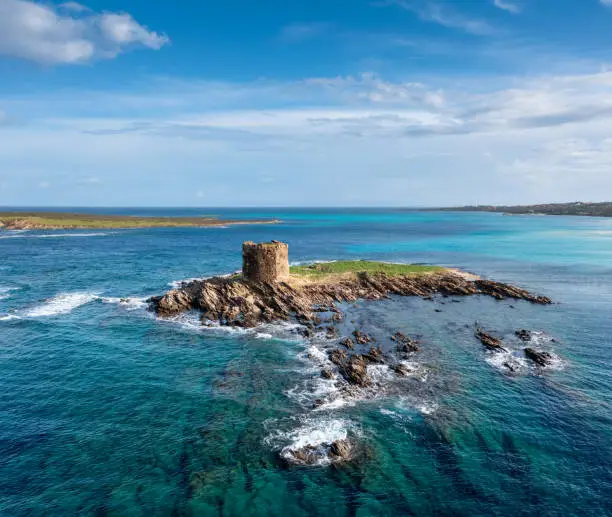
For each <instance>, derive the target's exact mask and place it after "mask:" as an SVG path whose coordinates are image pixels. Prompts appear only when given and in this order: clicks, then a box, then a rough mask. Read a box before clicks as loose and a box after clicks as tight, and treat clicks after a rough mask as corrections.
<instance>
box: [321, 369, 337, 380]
mask: <svg viewBox="0 0 612 517" xmlns="http://www.w3.org/2000/svg"><path fill="white" fill-rule="evenodd" d="M321 377H323V378H324V379H333V378H334V377H335V375H334V372H332V371H331V370H330V369H328V368H324V369H323V370H321Z"/></svg>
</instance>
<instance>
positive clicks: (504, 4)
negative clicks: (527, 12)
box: [493, 0, 612, 14]
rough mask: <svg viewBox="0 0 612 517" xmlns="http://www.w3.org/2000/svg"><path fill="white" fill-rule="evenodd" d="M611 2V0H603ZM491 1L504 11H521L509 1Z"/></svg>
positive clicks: (516, 12) (513, 12)
mask: <svg viewBox="0 0 612 517" xmlns="http://www.w3.org/2000/svg"><path fill="white" fill-rule="evenodd" d="M604 1H608V2H611V3H612V0H604ZM493 3H494V4H495V6H496V7H499V8H500V9H503V10H504V11H508V12H509V13H512V14H518V13H520V12H521V9H520V7H519V6H518V5H516V4H512V3H510V2H506V0H493Z"/></svg>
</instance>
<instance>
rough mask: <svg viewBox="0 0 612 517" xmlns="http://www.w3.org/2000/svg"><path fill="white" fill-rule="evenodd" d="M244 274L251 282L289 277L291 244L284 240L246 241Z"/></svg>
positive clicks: (279, 279) (243, 260) (243, 258)
mask: <svg viewBox="0 0 612 517" xmlns="http://www.w3.org/2000/svg"><path fill="white" fill-rule="evenodd" d="M242 276H243V277H244V279H245V280H247V281H251V282H264V283H274V282H281V281H283V280H287V279H288V278H289V246H288V245H287V244H286V243H284V242H278V241H272V242H260V243H258V244H256V243H254V242H250V241H249V242H245V243H244V244H243V245H242Z"/></svg>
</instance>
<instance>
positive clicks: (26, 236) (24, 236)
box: [0, 232, 116, 239]
mask: <svg viewBox="0 0 612 517" xmlns="http://www.w3.org/2000/svg"><path fill="white" fill-rule="evenodd" d="M114 233H116V232H96V233H45V234H39V235H32V234H25V233H13V234H11V235H0V239H53V238H59V237H104V236H106V235H112V234H114Z"/></svg>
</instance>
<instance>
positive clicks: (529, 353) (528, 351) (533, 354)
mask: <svg viewBox="0 0 612 517" xmlns="http://www.w3.org/2000/svg"><path fill="white" fill-rule="evenodd" d="M524 352H525V356H526V357H527V359H531V360H532V361H533V362H534V363H536V364H537V365H538V366H548V365H549V364H550V363H551V362H552V360H553V357H552V355H550V354H549V353H548V352H540V351H538V350H534V349H533V348H525V349H524Z"/></svg>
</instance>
